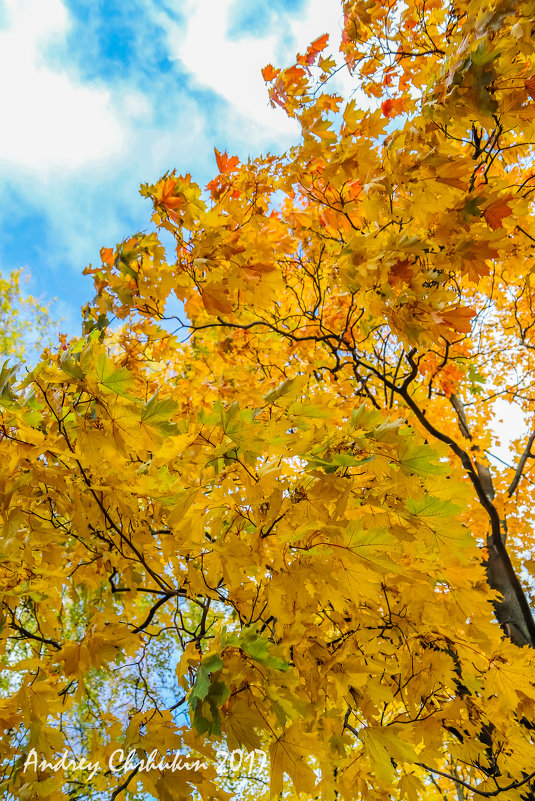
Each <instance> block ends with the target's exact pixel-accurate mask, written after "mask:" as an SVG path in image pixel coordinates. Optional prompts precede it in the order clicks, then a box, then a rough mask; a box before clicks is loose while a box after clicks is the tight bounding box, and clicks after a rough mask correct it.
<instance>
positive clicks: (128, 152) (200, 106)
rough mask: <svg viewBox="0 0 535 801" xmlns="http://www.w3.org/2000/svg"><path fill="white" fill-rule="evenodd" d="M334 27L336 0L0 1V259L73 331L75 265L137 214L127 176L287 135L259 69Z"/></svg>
mask: <svg viewBox="0 0 535 801" xmlns="http://www.w3.org/2000/svg"><path fill="white" fill-rule="evenodd" d="M340 29H341V11H340V3H339V2H338V0H255V2H253V3H251V2H250V1H249V2H245V0H129V1H128V2H126V0H0V70H1V72H2V80H0V107H1V108H2V126H0V196H1V198H0V199H1V203H0V269H1V270H2V272H4V273H6V272H9V271H10V270H11V269H13V268H19V267H23V268H24V269H25V272H26V273H27V274H28V275H30V276H31V278H30V281H29V283H28V285H27V286H28V288H29V291H31V292H32V293H33V294H35V295H37V296H39V297H40V298H41V299H42V300H43V301H45V302H52V299H53V298H54V297H56V298H57V301H56V302H55V303H52V314H53V316H55V317H56V318H60V317H61V318H64V322H63V323H62V326H61V328H62V330H63V331H65V332H66V333H69V334H74V335H76V334H77V333H78V331H79V322H78V321H79V307H80V306H81V305H82V304H83V303H84V302H86V301H87V300H88V298H89V297H91V295H92V284H91V281H90V279H89V278H84V277H83V276H82V274H81V273H82V269H83V267H84V266H86V265H87V264H88V263H90V262H92V263H93V264H94V263H98V253H99V249H100V247H101V246H112V245H114V244H115V243H116V242H117V241H120V240H121V239H122V238H124V237H125V236H127V235H128V234H129V233H132V232H134V231H136V230H139V229H142V228H146V227H147V225H148V223H149V218H150V211H151V209H150V206H149V204H148V202H147V201H145V200H143V199H142V198H141V197H140V196H139V194H138V188H139V184H140V183H142V182H147V181H155V180H157V179H158V178H159V177H160V176H161V175H162V174H163V173H164V172H165V171H166V170H169V169H173V168H176V169H177V171H178V172H191V173H192V175H193V177H194V179H195V180H197V181H198V182H199V183H201V184H202V183H205V182H206V181H208V180H210V178H211V177H212V175H213V174H214V172H215V170H216V167H215V159H214V154H213V149H214V147H217V148H218V149H219V150H228V151H229V152H230V153H232V154H237V155H239V156H240V157H241V158H246V157H247V155H249V154H250V155H255V154H257V153H260V152H262V151H266V150H271V151H280V150H284V149H285V148H286V147H288V146H289V145H290V144H292V143H293V142H294V141H296V139H297V128H296V126H295V124H294V123H293V122H292V121H290V120H288V119H287V118H286V117H285V115H284V113H283V112H282V111H281V110H280V109H277V110H274V109H271V108H270V107H269V104H268V100H267V92H266V89H265V86H264V83H263V81H262V77H261V75H260V69H261V68H262V67H263V66H265V65H266V64H267V63H270V62H271V63H273V64H275V65H280V66H283V65H286V64H289V63H291V60H292V59H293V57H294V55H295V53H296V52H297V51H298V50H300V51H303V50H304V49H305V48H306V46H307V44H308V43H309V42H310V41H311V40H312V39H314V38H316V37H317V36H319V35H321V34H322V33H325V32H329V33H331V36H332V37H334V38H335V40H336V46H337V44H338V40H339V35H340Z"/></svg>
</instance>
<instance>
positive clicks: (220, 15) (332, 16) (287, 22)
mask: <svg viewBox="0 0 535 801" xmlns="http://www.w3.org/2000/svg"><path fill="white" fill-rule="evenodd" d="M175 2H176V3H177V4H178V0H175ZM234 8H235V0H187V2H186V4H185V8H184V2H183V0H180V11H181V13H182V14H183V15H184V18H185V21H186V22H185V29H184V28H182V23H178V22H173V21H171V20H169V19H166V21H165V23H164V22H162V24H164V25H165V27H166V28H167V30H168V47H169V51H170V53H171V55H173V56H174V57H175V58H176V59H178V60H179V61H180V62H181V65H182V68H183V69H184V70H186V71H187V72H188V73H189V74H190V75H192V76H193V78H194V80H195V81H196V82H197V84H198V85H199V86H201V87H206V88H209V89H211V90H212V91H214V92H216V93H217V94H218V95H220V96H221V97H222V98H224V99H225V100H226V101H227V102H228V103H229V104H230V105H231V106H232V109H233V111H234V112H236V113H237V114H238V115H239V116H240V117H241V119H239V120H236V123H237V125H236V126H235V127H234V126H232V129H233V131H234V132H236V129H238V127H239V126H243V125H244V124H245V125H246V128H245V130H243V128H242V138H248V137H249V136H250V134H251V132H252V131H253V130H254V133H255V138H256V139H257V141H258V143H259V144H261V142H262V140H264V139H266V138H273V136H274V135H277V134H278V135H281V136H284V137H292V139H295V137H296V135H297V133H298V126H297V124H296V123H295V122H294V121H293V120H289V119H288V118H287V117H286V114H285V113H284V112H283V111H282V110H281V109H273V108H272V107H271V106H270V104H269V101H268V94H267V88H266V86H265V84H264V81H263V78H262V75H261V69H262V67H265V66H266V65H267V64H269V63H272V64H273V65H274V66H277V65H278V66H287V64H290V63H291V60H292V59H293V58H294V56H295V53H296V51H297V50H298V49H300V50H301V52H303V51H304V50H305V49H306V47H307V45H308V44H309V43H310V42H311V41H312V40H313V39H315V38H316V37H317V36H320V35H322V34H323V33H329V34H330V36H331V41H332V43H333V47H334V49H335V50H336V49H337V47H338V43H339V39H340V31H341V28H340V5H339V2H338V1H337V0H309V2H308V3H307V4H306V7H305V9H304V10H303V11H302V12H300V13H299V15H298V16H293V17H292V16H290V15H289V14H288V15H285V16H284V18H283V22H284V27H283V29H282V30H280V29H277V27H276V26H273V27H272V29H271V30H269V32H267V33H265V34H264V35H263V36H260V37H259V36H251V35H242V36H239V37H236V36H232V37H231V36H229V29H230V27H231V24H232V14H233V9H234ZM162 17H163V15H162ZM288 33H290V37H291V39H293V42H292V43H291V46H290V48H288V47H286V48H285V51H286V52H284V53H282V48H281V42H282V39H283V38H284V39H285V40H287V39H288ZM281 56H282V58H283V59H284V60H283V61H282V63H279V61H280V58H281Z"/></svg>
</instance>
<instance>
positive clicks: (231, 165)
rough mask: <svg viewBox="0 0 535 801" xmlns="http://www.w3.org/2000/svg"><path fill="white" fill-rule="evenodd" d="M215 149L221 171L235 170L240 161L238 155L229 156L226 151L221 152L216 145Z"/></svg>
mask: <svg viewBox="0 0 535 801" xmlns="http://www.w3.org/2000/svg"><path fill="white" fill-rule="evenodd" d="M214 151H215V160H216V162H217V169H218V170H219V172H220V173H223V174H224V173H227V172H233V171H234V170H235V169H236V167H237V166H238V164H239V163H240V160H239V158H238V156H231V157H230V158H229V157H228V156H227V154H226V153H220V152H219V150H218V149H217V148H216V147H214Z"/></svg>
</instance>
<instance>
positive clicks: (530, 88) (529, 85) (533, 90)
mask: <svg viewBox="0 0 535 801" xmlns="http://www.w3.org/2000/svg"><path fill="white" fill-rule="evenodd" d="M524 86H525V87H526V89H527V92H528V95H529V96H530V97H531V99H532V100H535V75H533V76H532V77H531V78H526V80H525V81H524Z"/></svg>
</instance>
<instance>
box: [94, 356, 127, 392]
mask: <svg viewBox="0 0 535 801" xmlns="http://www.w3.org/2000/svg"><path fill="white" fill-rule="evenodd" d="M95 372H96V375H97V378H98V380H99V382H100V383H101V384H102V386H104V387H106V389H109V390H110V392H113V393H114V394H115V395H122V396H123V397H124V398H129V397H130V396H129V395H128V393H127V390H128V389H129V387H130V386H131V384H132V382H133V380H134V379H133V376H132V375H131V374H130V373H129V372H128V370H127V369H126V367H117V368H116V367H115V365H114V363H113V362H112V361H111V359H108V357H107V356H106V354H105V353H100V354H99V355H98V357H97V360H96V363H95Z"/></svg>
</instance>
